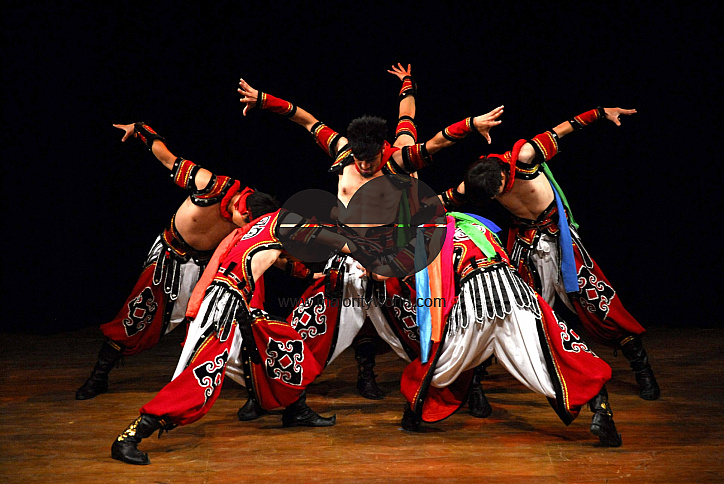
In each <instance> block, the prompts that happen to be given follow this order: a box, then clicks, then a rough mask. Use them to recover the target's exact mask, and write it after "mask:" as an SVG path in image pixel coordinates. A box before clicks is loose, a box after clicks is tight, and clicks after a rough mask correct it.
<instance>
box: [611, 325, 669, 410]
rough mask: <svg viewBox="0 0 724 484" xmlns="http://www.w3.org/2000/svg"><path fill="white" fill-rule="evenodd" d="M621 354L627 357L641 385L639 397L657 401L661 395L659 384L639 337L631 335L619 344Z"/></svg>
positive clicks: (637, 381)
mask: <svg viewBox="0 0 724 484" xmlns="http://www.w3.org/2000/svg"><path fill="white" fill-rule="evenodd" d="M619 345H620V347H621V353H623V356H625V357H626V359H627V360H628V362H629V364H630V365H631V369H632V370H633V371H634V376H635V377H636V383H638V384H639V396H640V397H641V398H643V399H644V400H656V399H657V398H659V395H661V390H659V384H658V383H657V382H656V377H655V376H654V372H653V370H652V369H651V365H649V357H648V355H647V354H646V350H645V349H644V347H643V345H642V344H641V338H640V337H639V336H635V335H631V336H628V337H626V338H624V339H622V340H621V342H620V343H619Z"/></svg>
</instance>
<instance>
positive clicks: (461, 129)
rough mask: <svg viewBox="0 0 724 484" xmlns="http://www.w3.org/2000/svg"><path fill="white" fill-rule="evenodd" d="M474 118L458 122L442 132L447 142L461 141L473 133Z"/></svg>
mask: <svg viewBox="0 0 724 484" xmlns="http://www.w3.org/2000/svg"><path fill="white" fill-rule="evenodd" d="M473 129H474V127H473V118H472V117H469V118H465V119H463V120H462V121H458V122H457V123H455V124H451V125H450V126H448V127H447V128H445V129H443V130H442V135H443V136H444V137H445V139H446V140H448V141H452V142H453V143H455V142H457V141H460V140H461V139H463V138H464V137H466V136H467V135H469V134H470V133H471V132H472V131H473Z"/></svg>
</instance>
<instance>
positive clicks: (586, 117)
mask: <svg viewBox="0 0 724 484" xmlns="http://www.w3.org/2000/svg"><path fill="white" fill-rule="evenodd" d="M605 117H606V111H604V109H603V108H602V107H601V106H599V107H597V108H596V109H591V110H590V111H586V112H585V113H583V114H579V115H578V116H576V117H574V118H573V119H571V120H570V121H568V122H569V123H571V126H572V127H573V129H576V130H578V129H583V127H584V126H588V125H589V124H591V123H595V122H596V121H598V120H599V119H603V118H605Z"/></svg>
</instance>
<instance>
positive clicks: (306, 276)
mask: <svg viewBox="0 0 724 484" xmlns="http://www.w3.org/2000/svg"><path fill="white" fill-rule="evenodd" d="M285 272H286V273H287V274H289V275H290V276H292V277H296V278H297V279H302V280H305V281H307V282H311V280H312V277H313V276H314V273H313V272H312V271H311V270H309V268H308V267H307V266H305V265H304V263H302V262H299V261H291V260H290V261H288V262H287V265H286V267H285Z"/></svg>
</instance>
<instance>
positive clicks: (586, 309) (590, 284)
mask: <svg viewBox="0 0 724 484" xmlns="http://www.w3.org/2000/svg"><path fill="white" fill-rule="evenodd" d="M558 220H559V219H558V209H557V207H556V205H555V201H554V202H553V203H551V205H550V206H549V207H548V208H547V209H546V210H545V211H544V212H543V213H542V214H541V215H540V216H539V217H538V220H524V219H518V218H515V219H514V220H513V225H512V226H511V229H510V233H509V235H508V247H509V251H510V254H511V259H512V263H513V265H515V266H516V267H517V269H518V271H519V272H520V274H521V276H523V279H524V280H525V281H526V282H527V283H528V284H529V285H530V286H531V287H532V288H533V289H535V290H536V291H539V292H540V291H541V290H542V281H541V278H540V276H539V274H538V271H537V270H536V267H535V263H534V258H535V257H536V251H535V247H536V246H537V244H538V241H539V239H540V237H541V234H543V233H546V234H548V235H550V236H552V237H555V238H556V240H558ZM569 228H570V231H571V238H572V240H573V254H574V257H575V261H576V272H577V274H578V286H579V290H578V293H569V294H568V297H569V300H570V302H571V303H572V304H573V307H574V308H575V310H576V313H577V314H578V317H579V318H580V320H581V324H582V325H583V327H584V328H585V330H586V331H587V332H588V333H589V334H590V335H591V336H593V337H594V338H596V339H597V340H599V341H601V342H602V343H605V344H607V345H610V346H615V345H616V344H617V343H618V342H619V341H621V339H623V338H624V337H626V336H628V335H631V334H636V335H640V334H643V333H644V332H645V331H646V330H645V329H644V328H643V327H642V326H641V325H640V324H639V323H638V321H636V319H635V318H634V317H633V316H631V314H630V313H629V312H628V311H627V310H626V309H625V308H624V307H623V304H622V303H621V298H620V297H619V295H618V293H617V292H616V290H615V289H614V287H613V286H612V285H611V283H610V282H609V281H608V278H606V276H605V275H604V274H603V271H601V268H600V267H599V266H598V264H596V262H595V261H594V260H593V258H592V257H591V256H590V255H589V254H588V251H587V250H586V248H585V247H584V246H583V244H582V243H581V240H580V238H579V237H578V234H577V232H576V229H575V227H574V226H573V225H572V224H569ZM548 283H550V282H548Z"/></svg>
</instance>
